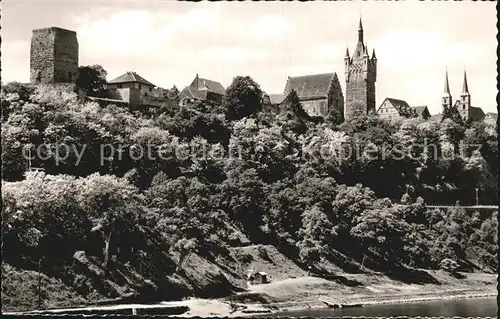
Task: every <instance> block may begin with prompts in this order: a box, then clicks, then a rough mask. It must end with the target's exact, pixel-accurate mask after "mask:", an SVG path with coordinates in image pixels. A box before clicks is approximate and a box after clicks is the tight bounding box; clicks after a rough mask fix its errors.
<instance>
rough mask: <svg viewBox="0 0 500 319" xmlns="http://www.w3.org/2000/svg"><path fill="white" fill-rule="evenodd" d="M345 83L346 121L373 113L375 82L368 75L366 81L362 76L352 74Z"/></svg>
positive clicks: (371, 76) (370, 75) (374, 107)
mask: <svg viewBox="0 0 500 319" xmlns="http://www.w3.org/2000/svg"><path fill="white" fill-rule="evenodd" d="M353 75H354V76H350V81H349V82H347V83H346V110H345V118H346V120H349V119H352V118H353V117H356V116H360V115H366V114H368V113H369V112H375V110H376V106H375V81H374V80H373V75H372V74H370V73H368V75H367V76H366V79H365V78H364V77H363V75H362V74H353Z"/></svg>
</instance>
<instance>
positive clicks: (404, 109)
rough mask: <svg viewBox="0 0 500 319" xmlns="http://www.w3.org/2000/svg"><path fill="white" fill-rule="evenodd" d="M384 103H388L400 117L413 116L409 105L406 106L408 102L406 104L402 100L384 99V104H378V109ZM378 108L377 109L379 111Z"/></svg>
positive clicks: (412, 110)
mask: <svg viewBox="0 0 500 319" xmlns="http://www.w3.org/2000/svg"><path fill="white" fill-rule="evenodd" d="M385 101H389V102H390V103H391V104H392V106H393V107H394V108H395V109H396V110H397V111H398V113H399V114H400V115H406V116H411V115H413V114H415V113H414V112H415V111H414V109H413V108H411V107H410V105H409V104H408V102H406V101H404V100H399V99H394V98H390V97H386V98H385V100H384V102H382V104H380V107H381V106H382V105H383V104H384V103H385ZM380 107H379V109H380Z"/></svg>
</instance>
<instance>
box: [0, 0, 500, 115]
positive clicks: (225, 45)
mask: <svg viewBox="0 0 500 319" xmlns="http://www.w3.org/2000/svg"><path fill="white" fill-rule="evenodd" d="M2 5H3V6H2V19H1V23H2V51H1V54H2V55H1V58H2V82H3V83H7V82H9V81H19V82H29V54H30V40H31V32H32V30H33V29H38V28H44V27H49V26H57V27H62V28H65V29H70V30H74V31H76V32H77V35H78V43H79V64H80V65H93V64H100V65H102V66H103V67H104V69H105V70H106V71H107V72H108V80H111V79H113V78H115V77H117V76H119V75H121V74H123V73H125V72H126V71H136V72H137V73H139V74H140V75H141V76H142V77H144V78H146V79H147V80H149V81H151V82H153V83H154V84H156V85H157V86H161V87H164V88H171V87H172V86H173V85H174V84H175V85H176V86H177V87H178V88H179V89H182V88H183V87H185V86H186V85H189V83H190V82H191V81H192V80H193V79H194V77H195V76H196V74H199V76H200V77H203V78H208V79H211V80H216V81H219V82H221V83H222V84H223V85H224V86H225V87H227V86H229V85H230V84H231V81H232V79H233V78H234V77H235V76H238V75H243V76H245V75H249V76H251V77H252V78H253V79H254V80H255V81H256V82H257V83H259V84H260V86H261V88H262V89H263V90H264V91H266V92H267V93H269V94H279V93H283V90H284V88H285V84H286V79H287V77H288V76H299V75H307V74H318V73H331V72H336V73H337V75H338V77H339V80H340V82H341V85H342V88H343V92H344V96H345V76H344V56H345V52H346V48H347V47H349V51H350V52H353V51H354V48H355V45H356V43H357V30H358V23H359V19H360V16H361V17H362V21H363V27H364V40H365V42H366V44H367V45H368V48H369V50H370V52H371V51H372V49H373V48H375V51H376V55H377V59H378V62H377V63H378V69H377V82H376V104H377V107H378V106H380V104H381V103H382V102H383V100H384V99H385V98H386V97H392V98H397V99H403V100H406V101H407V102H408V103H409V104H410V105H411V106H418V105H427V106H428V107H429V110H430V112H431V114H436V113H439V112H440V111H441V96H442V95H443V91H444V76H445V71H446V69H447V70H448V74H449V81H450V90H451V94H452V96H453V99H454V100H456V99H458V98H459V96H460V94H461V92H462V85H463V72H464V69H466V70H467V78H468V85H469V92H470V94H471V100H472V105H473V106H479V107H481V108H483V110H484V111H485V112H497V111H496V94H497V89H496V74H497V72H496V59H497V56H496V48H497V41H496V33H497V30H496V8H495V2H472V1H464V2H441V1H438V2H435V1H434V2H418V1H416V0H408V1H405V2H400V1H398V2H394V1H366V2H364V1H363V2H361V1H340V2H251V1H246V2H198V3H189V2H175V1H168V0H166V1H148V2H147V1H126V0H121V1H111V0H107V1H103V0H101V1H95V0H87V1H62V0H58V1H55V0H52V1H48V0H45V1H41V0H31V1H23V0H4V1H2Z"/></svg>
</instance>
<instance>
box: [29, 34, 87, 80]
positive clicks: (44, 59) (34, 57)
mask: <svg viewBox="0 0 500 319" xmlns="http://www.w3.org/2000/svg"><path fill="white" fill-rule="evenodd" d="M77 76H78V40H77V37H76V32H74V31H70V30H65V29H61V28H56V27H51V28H45V29H38V30H33V35H32V37H31V52H30V81H31V82H32V83H74V82H75V81H76V78H77Z"/></svg>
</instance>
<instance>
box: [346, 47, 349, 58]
mask: <svg viewBox="0 0 500 319" xmlns="http://www.w3.org/2000/svg"><path fill="white" fill-rule="evenodd" d="M345 57H346V58H349V48H347V49H346V50H345Z"/></svg>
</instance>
